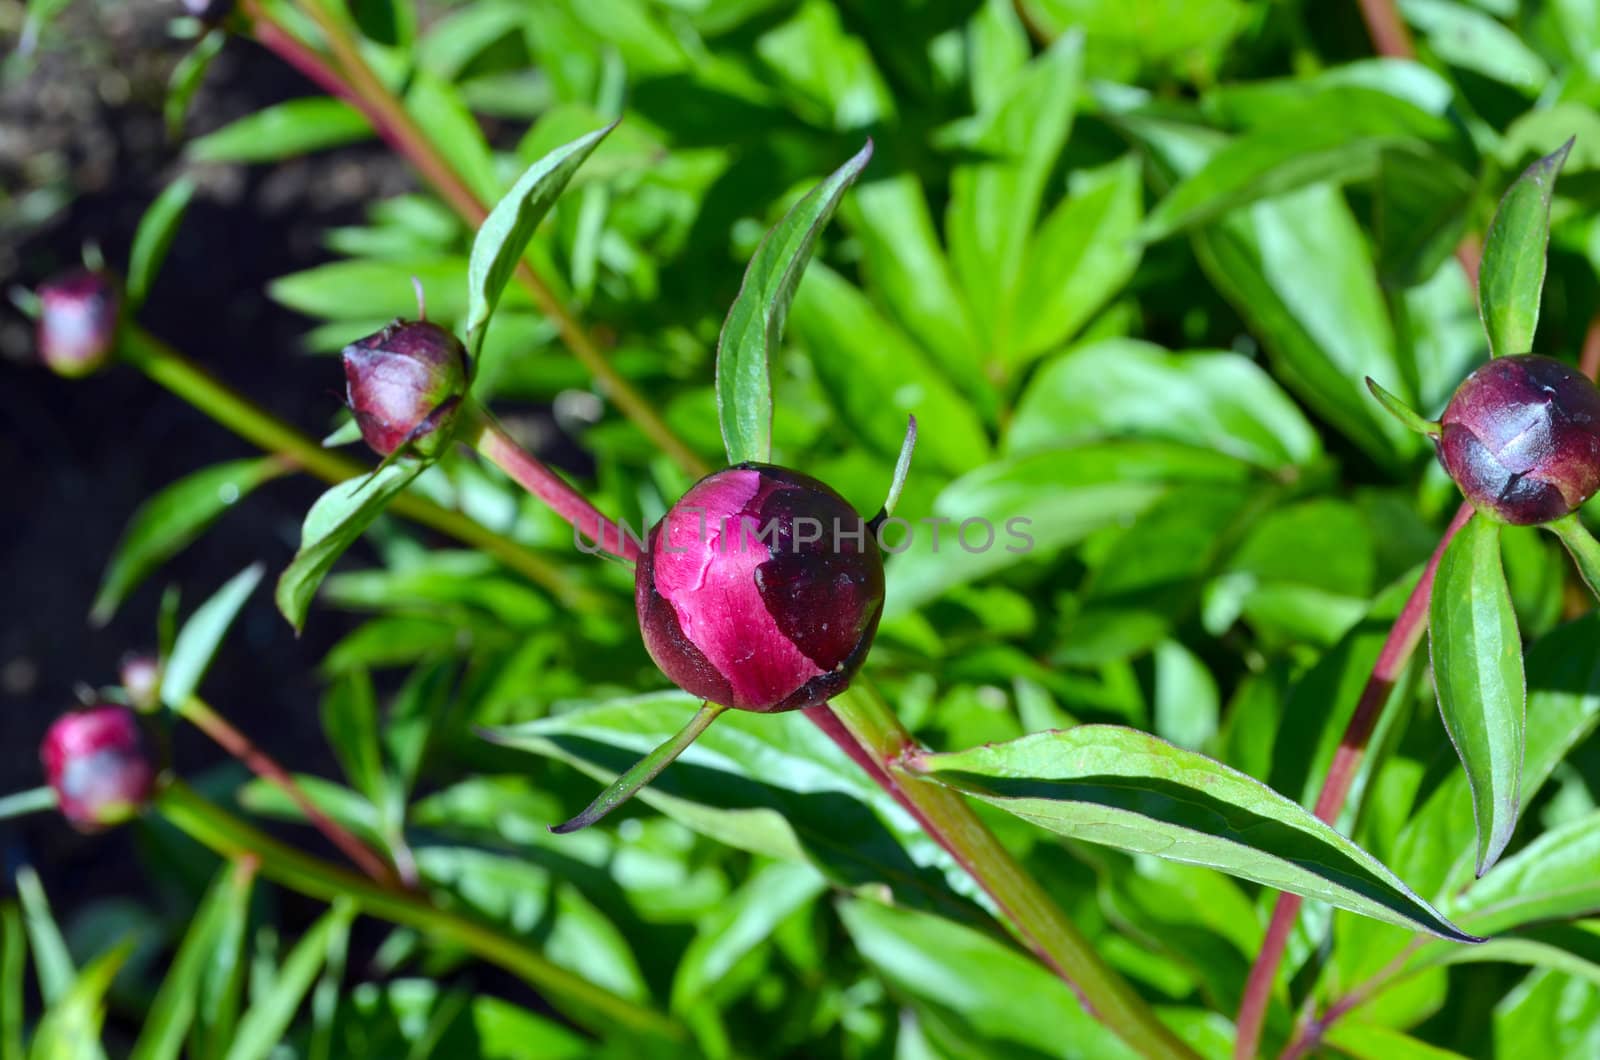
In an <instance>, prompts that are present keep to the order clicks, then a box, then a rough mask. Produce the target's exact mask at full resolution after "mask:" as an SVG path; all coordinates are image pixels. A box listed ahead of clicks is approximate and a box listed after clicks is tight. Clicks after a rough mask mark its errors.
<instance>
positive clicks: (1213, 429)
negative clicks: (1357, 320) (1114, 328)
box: [1005, 339, 1322, 469]
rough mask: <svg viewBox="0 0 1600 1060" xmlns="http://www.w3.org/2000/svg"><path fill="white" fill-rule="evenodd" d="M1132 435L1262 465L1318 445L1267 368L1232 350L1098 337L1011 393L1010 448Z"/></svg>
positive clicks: (1306, 459) (1302, 457) (1309, 456)
mask: <svg viewBox="0 0 1600 1060" xmlns="http://www.w3.org/2000/svg"><path fill="white" fill-rule="evenodd" d="M1127 436H1132V437H1139V438H1155V439H1164V440H1166V441H1172V442H1185V443H1187V444H1189V445H1195V446H1200V447H1202V448H1208V449H1216V450H1218V451H1219V452H1223V453H1227V454H1228V455H1229V456H1233V457H1237V458H1239V459H1241V460H1248V461H1250V462H1251V463H1253V464H1258V465H1260V466H1262V467H1266V468H1273V469H1277V468H1282V467H1286V466H1290V465H1294V464H1309V463H1311V462H1312V461H1313V460H1315V459H1316V458H1317V457H1319V456H1320V455H1321V452H1322V446H1321V443H1320V442H1319V440H1318V438H1317V433H1316V431H1315V430H1314V429H1313V428H1312V426H1311V424H1310V423H1308V422H1307V421H1306V417H1305V414H1304V413H1302V412H1301V411H1300V409H1299V408H1298V407H1297V406H1296V405H1295V403H1294V402H1293V401H1292V400H1290V398H1289V396H1288V395H1287V394H1285V393H1284V392H1283V390H1282V389H1281V388H1280V387H1279V386H1278V384H1277V383H1275V382H1274V381H1273V379H1272V377H1271V376H1269V375H1268V374H1267V373H1266V372H1264V371H1262V369H1261V368H1260V367H1259V366H1258V365H1256V364H1255V363H1254V362H1253V361H1251V360H1250V359H1249V358H1247V357H1243V356H1241V355H1239V354H1236V353H1224V352H1216V353H1212V352H1204V351H1193V352H1185V353H1168V352H1167V351H1165V350H1163V349H1162V348H1161V347H1159V346H1155V345H1153V344H1151V343H1147V342H1141V341H1139V340H1137V339H1104V340H1102V341H1100V342H1092V343H1089V344H1087V345H1084V346H1079V347H1077V348H1075V349H1072V350H1069V351H1067V352H1066V353H1063V354H1062V355H1061V356H1059V357H1057V358H1054V359H1052V360H1050V361H1048V362H1046V363H1045V364H1044V365H1043V366H1042V367H1041V368H1040V369H1039V371H1038V373H1037V374H1036V375H1035V376H1034V377H1033V379H1032V380H1031V381H1030V382H1029V384H1028V387H1027V389H1025V390H1024V391H1023V392H1022V397H1021V398H1020V399H1019V400H1018V402H1017V409H1016V412H1015V414H1014V415H1013V416H1012V419H1011V425H1010V428H1009V429H1008V430H1007V432H1006V437H1005V448H1006V451H1007V452H1009V453H1012V454H1022V453H1031V452H1037V451H1039V450H1041V449H1045V448H1049V447H1053V446H1060V445H1072V444H1074V443H1078V442H1084V441H1089V440H1092V439H1096V438H1108V437H1127Z"/></svg>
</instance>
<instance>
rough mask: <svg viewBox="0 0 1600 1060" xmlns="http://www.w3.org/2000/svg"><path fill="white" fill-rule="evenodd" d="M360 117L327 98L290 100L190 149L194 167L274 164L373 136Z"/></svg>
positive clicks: (335, 100) (269, 108)
mask: <svg viewBox="0 0 1600 1060" xmlns="http://www.w3.org/2000/svg"><path fill="white" fill-rule="evenodd" d="M372 135H373V133H372V126H371V125H370V124H368V123H367V119H366V117H365V115H363V114H362V113H361V112H360V111H358V110H356V109H355V108H354V107H352V106H350V104H348V103H345V102H344V101H343V100H337V99H332V98H330V97H327V96H309V97H305V98H302V99H291V100H288V101H287V102H284V103H277V104H274V105H273V106H270V107H264V108H262V109H261V110H258V111H255V112H253V113H251V114H247V115H246V116H244V117H243V118H240V119H239V120H237V121H234V122H231V123H229V124H228V125H224V126H223V127H222V128H220V129H218V130H217V131H216V132H213V133H207V134H206V135H205V136H202V137H201V138H200V139H198V140H195V141H194V142H193V143H191V144H190V145H189V155H190V157H191V158H193V159H194V160H195V161H197V162H277V161H281V160H282V159H285V158H294V157H296V156H298V155H304V154H309V153H310V152H312V151H320V150H322V149H324V148H328V147H338V146H340V145H341V144H348V143H355V142H356V141H358V140H365V139H367V138H368V137H370V136H372Z"/></svg>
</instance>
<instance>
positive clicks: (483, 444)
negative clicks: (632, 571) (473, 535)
mask: <svg viewBox="0 0 1600 1060" xmlns="http://www.w3.org/2000/svg"><path fill="white" fill-rule="evenodd" d="M473 420H474V422H473V423H472V425H471V426H469V427H468V429H467V433H466V437H467V440H468V441H469V443H470V444H471V445H472V447H473V448H474V449H476V450H477V451H478V452H479V453H481V454H482V455H483V456H484V458H485V459H487V460H489V461H490V462H491V463H493V464H494V465H495V466H496V467H498V468H499V469H500V470H501V471H504V472H505V473H506V474H507V475H509V476H511V478H512V479H513V480H514V481H515V482H516V483H517V484H518V485H519V486H521V487H522V488H523V489H525V490H527V491H528V492H529V493H531V494H533V495H534V496H535V497H537V498H539V499H540V500H541V501H543V502H544V503H545V504H547V505H548V506H549V507H550V509H551V510H552V511H553V512H555V513H556V514H557V515H559V516H561V518H563V519H565V520H566V521H567V522H568V523H569V524H571V526H572V531H573V534H574V535H575V537H574V543H575V544H577V545H578V546H579V548H580V549H582V550H584V551H591V552H592V551H595V550H597V549H598V550H600V551H603V552H609V553H610V554H611V555H613V556H617V557H620V558H621V559H625V560H627V561H628V562H630V563H631V562H633V561H634V560H636V559H638V558H639V550H640V547H641V545H642V542H641V541H640V540H639V539H638V538H637V537H635V536H634V535H633V534H630V533H628V531H627V530H625V529H624V528H623V527H621V526H619V525H618V524H617V523H616V522H614V521H613V520H611V519H608V518H606V516H605V515H603V514H602V513H601V511H600V509H598V508H596V507H595V506H594V505H593V504H590V503H589V499H588V498H587V497H585V496H584V495H583V494H581V493H579V492H578V491H577V490H575V489H573V488H572V486H570V485H568V483H567V480H566V479H564V478H562V477H561V476H560V475H558V474H556V473H555V472H554V471H552V470H550V468H548V467H546V466H545V465H544V463H543V462H541V461H540V460H539V459H538V458H537V457H535V456H533V454H531V453H529V452H527V451H526V450H524V449H523V448H522V447H521V446H520V445H518V444H517V443H516V441H515V440H514V439H513V438H512V437H511V436H510V435H508V434H507V433H506V432H505V428H503V427H501V426H500V424H499V423H497V422H495V420H494V418H493V417H492V416H490V415H489V414H488V413H487V412H485V411H484V410H482V409H476V410H474V413H473Z"/></svg>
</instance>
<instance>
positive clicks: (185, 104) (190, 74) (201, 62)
mask: <svg viewBox="0 0 1600 1060" xmlns="http://www.w3.org/2000/svg"><path fill="white" fill-rule="evenodd" d="M227 42H228V33H227V31H226V30H224V29H222V28H221V27H218V28H217V29H214V30H212V31H211V32H209V33H207V34H206V35H205V36H203V37H201V38H200V40H199V41H198V42H196V43H195V46H194V47H193V48H190V49H189V51H188V52H186V53H185V54H184V56H183V58H182V59H179V60H178V63H177V65H176V66H174V67H173V68H172V76H171V77H170V78H168V79H167V100H166V103H165V104H164V105H163V106H162V116H163V118H164V119H165V121H166V126H167V138H168V139H169V140H176V139H178V138H179V137H180V136H182V135H183V122H184V119H185V118H186V117H188V114H189V103H190V101H191V100H193V99H194V94H195V93H196V92H197V91H199V89H200V82H202V81H204V80H205V76H206V71H207V70H208V69H210V68H211V61H212V60H213V59H215V58H216V57H217V56H218V55H219V54H221V52H222V46H223V45H224V44H226V43H227Z"/></svg>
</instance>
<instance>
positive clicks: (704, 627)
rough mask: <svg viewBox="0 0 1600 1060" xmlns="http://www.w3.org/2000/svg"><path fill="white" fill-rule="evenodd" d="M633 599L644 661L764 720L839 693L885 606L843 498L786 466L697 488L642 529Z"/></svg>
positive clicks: (879, 560) (878, 578)
mask: <svg viewBox="0 0 1600 1060" xmlns="http://www.w3.org/2000/svg"><path fill="white" fill-rule="evenodd" d="M648 546H649V547H648V549H647V551H646V553H645V554H644V555H643V556H642V557H640V559H639V565H638V570H637V574H636V579H635V583H634V584H635V602H636V603H637V605H638V609H639V625H640V628H641V629H642V631H643V633H644V643H645V647H646V648H647V649H648V650H649V652H650V656H651V658H653V659H655V661H656V664H657V665H658V666H660V667H661V669H662V670H663V671H664V672H665V673H666V675H667V676H668V677H670V678H671V679H672V680H673V682H674V683H676V684H677V685H678V686H679V687H681V688H683V689H684V690H686V691H688V692H691V693H693V694H694V695H696V696H700V697H701V698H703V699H706V700H709V701H711V702H713V703H720V704H722V705H724V706H730V707H736V708H738V709H740V710H752V711H760V712H775V711H782V710H796V709H799V708H802V707H808V706H813V705H816V704H818V703H823V702H826V701H827V700H828V699H829V698H831V697H833V696H836V695H838V694H839V693H840V692H842V691H844V690H845V688H846V687H848V686H849V684H850V679H851V678H852V677H854V676H855V673H856V671H857V670H858V669H860V667H861V663H862V661H863V660H864V659H865V658H866V655H867V649H868V648H869V647H871V644H872V636H873V634H874V633H875V632H876V630H877V627H878V618H879V615H880V613H881V612H882V609H883V556H882V554H881V553H880V552H879V549H878V543H877V540H876V537H875V535H874V533H873V531H872V529H871V528H869V527H868V526H867V525H866V523H865V521H864V520H862V518H861V516H860V515H858V514H857V513H856V512H855V511H854V510H853V509H852V508H851V507H850V505H849V504H848V503H846V501H845V500H844V498H843V497H840V496H839V495H838V494H837V493H835V492H834V491H833V490H831V489H829V488H828V487H827V486H825V485H824V484H823V483H821V482H818V481H817V480H816V479H814V478H811V477H810V476H809V475H802V474H800V473H798V472H795V471H789V470H786V469H784V468H779V467H772V466H769V465H765V464H740V465H738V466H736V467H731V468H728V469H726V470H724V471H718V472H716V473H714V474H712V475H709V476H708V477H706V478H704V479H701V480H700V482H698V483H696V484H695V486H694V487H693V488H691V489H690V490H689V492H688V493H686V494H684V496H683V499H682V500H680V501H678V503H677V504H676V505H674V506H673V508H672V510H671V511H669V512H668V513H667V514H666V516H665V517H663V518H662V520H661V522H659V523H657V524H656V526H655V528H654V529H653V530H652V531H651V532H650V538H649V542H648Z"/></svg>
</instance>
